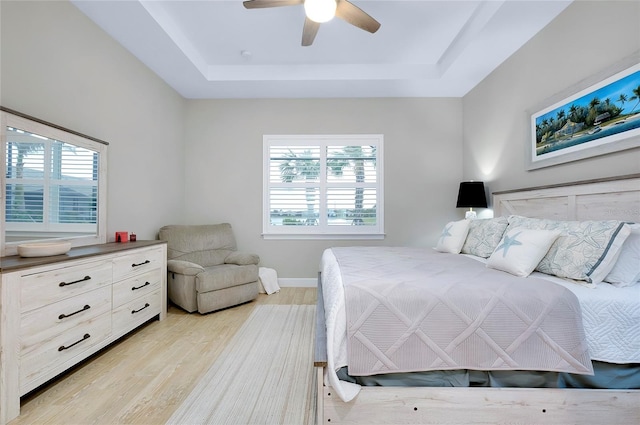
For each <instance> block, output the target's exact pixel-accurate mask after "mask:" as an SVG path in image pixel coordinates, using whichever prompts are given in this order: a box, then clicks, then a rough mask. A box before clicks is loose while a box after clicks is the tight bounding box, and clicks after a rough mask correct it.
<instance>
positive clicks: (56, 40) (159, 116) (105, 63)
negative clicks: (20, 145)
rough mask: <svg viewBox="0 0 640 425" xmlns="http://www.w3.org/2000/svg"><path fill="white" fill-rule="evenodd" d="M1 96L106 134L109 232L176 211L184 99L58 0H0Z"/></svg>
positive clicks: (141, 228) (150, 223) (32, 111)
mask: <svg viewBox="0 0 640 425" xmlns="http://www.w3.org/2000/svg"><path fill="white" fill-rule="evenodd" d="M0 19H1V26H0V36H1V56H0V60H1V63H0V77H1V80H0V104H2V106H5V107H7V108H11V109H14V110H16V111H19V112H22V113H25V114H28V115H31V116H34V117H36V118H40V119H43V120H45V121H49V122H52V123H55V124H58V125H60V126H63V127H66V128H69V129H71V130H75V131H78V132H81V133H84V134H87V135H89V136H93V137H96V138H98V139H101V140H105V141H107V142H109V180H108V192H109V197H108V198H109V199H108V213H107V214H108V224H107V229H108V234H107V235H108V236H109V237H110V240H113V239H114V237H113V236H112V235H113V234H114V232H115V231H117V230H122V231H134V232H136V233H137V235H138V238H140V239H143V238H144V239H155V238H156V234H157V231H158V227H159V226H161V225H162V224H164V223H167V222H170V221H175V220H178V219H179V218H180V217H181V214H182V208H183V205H182V204H183V202H182V193H183V189H184V174H183V170H184V165H183V164H184V150H183V140H184V139H183V134H184V110H185V109H184V107H185V100H184V99H183V98H182V97H181V96H179V95H178V94H177V93H176V92H175V91H174V90H173V89H171V88H170V87H168V86H167V84H166V83H165V82H164V81H162V80H161V79H160V78H159V77H157V76H156V75H155V74H154V73H152V72H151V71H150V70H149V69H148V68H147V67H145V66H144V65H143V64H142V63H141V62H140V61H139V60H138V59H136V58H135V57H134V56H132V55H131V54H130V53H129V52H128V51H126V50H125V49H123V48H122V47H121V46H120V45H119V44H118V43H117V42H116V41H115V40H113V39H112V38H111V37H109V36H108V35H107V34H106V33H104V31H102V29H100V28H99V27H97V26H96V25H95V24H94V23H93V22H91V21H90V20H89V19H88V18H87V17H86V16H85V15H83V14H82V13H81V12H80V11H79V10H78V9H77V8H76V7H75V6H73V5H72V4H71V3H68V2H66V1H64V2H63V1H55V2H54V1H41V2H40V1H39V2H31V1H27V2H13V1H1V2H0Z"/></svg>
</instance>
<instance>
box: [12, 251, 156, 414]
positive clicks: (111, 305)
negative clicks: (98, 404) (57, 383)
mask: <svg viewBox="0 0 640 425" xmlns="http://www.w3.org/2000/svg"><path fill="white" fill-rule="evenodd" d="M166 269H167V246H166V242H164V241H137V242H126V243H107V244H100V245H92V246H86V247H79V248H73V249H72V250H71V251H69V252H68V253H67V254H65V255H58V256H53V257H37V258H21V257H18V256H12V257H2V258H0V276H1V277H2V286H1V288H0V342H1V344H2V345H1V351H0V424H6V423H7V422H8V421H10V420H11V419H13V418H14V417H16V416H18V415H19V414H20V397H21V396H22V395H24V394H26V393H28V392H29V391H32V390H33V389H35V388H37V387H38V386H40V385H42V384H43V383H45V382H47V381H49V380H50V379H52V378H54V377H56V376H57V375H59V374H60V373H62V372H64V371H65V370H67V369H69V368H70V367H72V366H73V365H75V364H77V363H78V362H80V361H81V360H83V359H85V358H87V357H88V356H90V355H91V354H93V353H95V352H97V351H98V350H100V349H102V348H104V347H105V346H107V345H109V344H110V343H112V342H114V341H115V340H117V339H119V338H121V337H122V336H124V335H125V334H127V333H128V332H130V331H132V330H133V329H135V328H137V327H138V326H140V325H142V324H143V323H145V322H147V321H149V320H150V319H153V318H158V319H159V320H163V319H164V318H165V317H166V314H167V291H166V276H167V273H166Z"/></svg>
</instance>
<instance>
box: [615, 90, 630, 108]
mask: <svg viewBox="0 0 640 425" xmlns="http://www.w3.org/2000/svg"><path fill="white" fill-rule="evenodd" d="M627 100H628V99H627V95H626V94H624V93H620V96H619V97H618V99H617V100H616V102H620V108H621V109H624V104H625V102H626V101H627Z"/></svg>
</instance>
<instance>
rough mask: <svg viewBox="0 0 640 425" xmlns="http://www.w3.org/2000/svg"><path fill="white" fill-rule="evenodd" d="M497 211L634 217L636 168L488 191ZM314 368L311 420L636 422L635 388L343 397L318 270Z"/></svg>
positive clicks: (638, 203)
mask: <svg viewBox="0 0 640 425" xmlns="http://www.w3.org/2000/svg"><path fill="white" fill-rule="evenodd" d="M493 209H494V215H495V216H501V215H505V216H506V215H510V214H518V215H523V216H527V217H535V218H551V219H556V220H589V219H593V220H612V219H615V220H625V221H633V222H640V174H634V175H628V176H623V177H616V178H610V179H599V180H589V181H581V182H576V183H570V184H561V185H551V186H545V187H535V188H527V189H519V190H510V191H503V192H496V193H494V194H493ZM316 320H317V322H316V345H315V359H314V367H315V368H316V377H317V424H318V425H322V424H331V425H334V424H371V425H373V424H461V425H475V424H519V425H524V424H530V425H534V424H535V425H539V424H545V425H547V424H548V425H554V424H557V425H568V424H580V425H584V424H593V425H601V424H621V425H623V424H624V425H627V424H637V423H640V390H591V389H542V388H433V387H362V389H361V391H360V393H359V394H358V395H357V396H356V398H355V399H354V400H352V401H350V402H348V403H345V402H343V401H342V400H340V398H339V397H338V396H337V395H335V394H333V389H332V388H331V387H329V386H324V368H325V367H326V366H327V348H326V328H325V316H324V305H323V302H322V282H321V276H320V275H319V276H318V304H317V317H316Z"/></svg>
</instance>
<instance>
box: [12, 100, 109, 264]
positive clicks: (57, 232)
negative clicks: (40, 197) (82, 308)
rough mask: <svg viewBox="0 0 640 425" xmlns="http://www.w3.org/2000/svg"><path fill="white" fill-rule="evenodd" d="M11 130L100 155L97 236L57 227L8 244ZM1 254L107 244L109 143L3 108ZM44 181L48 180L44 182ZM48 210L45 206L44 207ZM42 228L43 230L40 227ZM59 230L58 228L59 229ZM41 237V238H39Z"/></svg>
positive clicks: (95, 232)
mask: <svg viewBox="0 0 640 425" xmlns="http://www.w3.org/2000/svg"><path fill="white" fill-rule="evenodd" d="M7 127H13V128H17V129H21V130H24V131H28V132H29V133H33V134H37V135H40V136H43V137H46V138H49V139H52V140H57V141H60V142H63V143H66V144H71V145H75V146H78V147H81V148H84V149H88V150H91V151H93V152H95V153H97V154H98V160H97V167H98V171H97V178H98V182H97V208H96V214H97V217H96V223H95V225H92V226H93V228H94V229H95V231H94V232H92V233H88V232H83V233H85V234H80V235H78V234H74V232H73V228H70V227H69V226H64V225H63V226H53V227H52V228H50V229H49V230H47V229H42V228H41V229H34V230H33V233H34V235H35V236H27V239H25V240H21V241H17V242H14V241H11V242H8V241H7V240H6V232H7V230H8V228H7V227H8V226H7V224H8V223H7V222H6V217H5V208H6V204H5V203H6V193H5V192H6V184H7V178H6V172H7V164H6V159H7V158H6V155H7ZM0 128H1V130H0V155H2V158H1V159H0V206H1V208H0V253H1V255H3V256H6V255H16V254H17V252H18V245H20V244H22V243H27V242H53V241H68V242H70V243H71V246H86V245H94V244H99V243H105V242H106V241H107V234H106V233H107V156H108V155H107V147H108V143H107V142H104V141H102V140H99V139H95V138H93V137H90V136H86V135H84V134H81V133H78V132H75V131H72V130H69V129H66V128H64V127H60V126H57V125H55V124H51V123H49V122H46V121H43V120H40V119H37V118H34V117H31V116H29V115H25V114H22V113H20V112H16V111H13V110H11V109H8V108H5V107H0ZM43 181H44V180H43ZM71 185H73V183H71ZM43 207H44V204H43ZM39 227H41V226H39ZM56 227H58V228H56ZM83 227H84V225H79V226H77V230H78V231H82V228H83ZM9 228H14V229H15V230H16V231H18V232H20V231H21V230H25V229H24V226H22V225H17V226H16V225H11V226H9ZM38 235H40V236H38Z"/></svg>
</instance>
